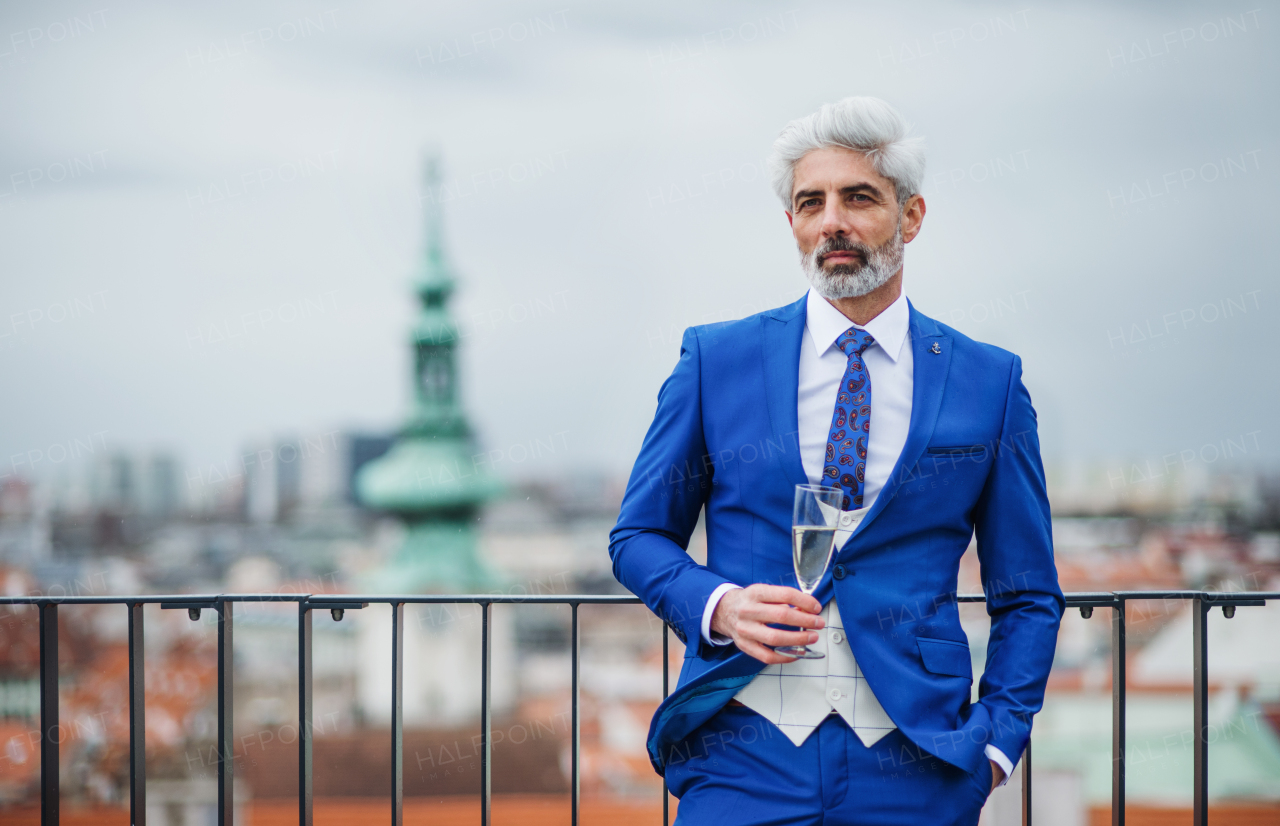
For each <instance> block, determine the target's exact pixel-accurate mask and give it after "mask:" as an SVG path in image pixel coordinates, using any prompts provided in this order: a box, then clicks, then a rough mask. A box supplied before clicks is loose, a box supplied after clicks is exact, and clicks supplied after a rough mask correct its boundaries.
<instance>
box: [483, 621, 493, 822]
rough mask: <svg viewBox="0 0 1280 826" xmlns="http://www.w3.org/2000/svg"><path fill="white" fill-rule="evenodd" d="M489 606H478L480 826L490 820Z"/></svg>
mask: <svg viewBox="0 0 1280 826" xmlns="http://www.w3.org/2000/svg"><path fill="white" fill-rule="evenodd" d="M492 607H493V606H492V604H491V603H488V602H482V603H480V826H489V820H490V818H491V817H492V814H493V810H492V802H493V785H492V780H493V777H492V768H493V738H492V737H491V736H490V735H491V734H492V732H491V731H490V729H491V728H492V726H493V719H492V717H491V716H490V704H491V702H492V700H493V693H492V686H491V685H490V683H491V681H492V678H493V668H492V666H493V661H492V658H493V640H492V639H491V637H490V635H491V633H492V628H493V626H492V624H491V623H490V619H491V615H492Z"/></svg>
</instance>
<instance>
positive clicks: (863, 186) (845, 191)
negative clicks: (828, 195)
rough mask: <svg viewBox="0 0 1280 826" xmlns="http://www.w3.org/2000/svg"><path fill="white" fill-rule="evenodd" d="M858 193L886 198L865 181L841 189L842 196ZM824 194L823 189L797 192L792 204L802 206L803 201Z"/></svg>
mask: <svg viewBox="0 0 1280 826" xmlns="http://www.w3.org/2000/svg"><path fill="white" fill-rule="evenodd" d="M856 192H866V193H868V194H870V195H874V196H875V197H877V198H883V197H884V193H882V192H881V191H880V190H879V189H878V188H876V187H875V186H874V185H872V184H869V183H866V182H865V181H864V182H862V183H857V184H850V185H849V186H845V187H841V188H840V194H841V195H853V194H854V193H856ZM822 194H823V190H821V189H806V190H804V191H803V192H797V193H796V194H795V197H794V198H793V199H792V202H791V203H792V206H795V205H798V204H800V203H801V202H802V201H804V200H805V199H807V198H812V197H814V196H816V195H822Z"/></svg>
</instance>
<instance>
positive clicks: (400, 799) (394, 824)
mask: <svg viewBox="0 0 1280 826" xmlns="http://www.w3.org/2000/svg"><path fill="white" fill-rule="evenodd" d="M403 822H404V603H403V602H393V603H391V826H401V824H402V823H403Z"/></svg>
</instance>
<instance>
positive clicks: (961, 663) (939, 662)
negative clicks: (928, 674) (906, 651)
mask: <svg viewBox="0 0 1280 826" xmlns="http://www.w3.org/2000/svg"><path fill="white" fill-rule="evenodd" d="M916 647H918V648H919V649H920V659H921V660H923V661H924V667H925V670H927V671H932V672H933V673H934V674H945V675H946V676H948V677H964V678H965V679H966V680H969V681H970V682H972V681H973V663H972V662H971V661H970V660H969V646H968V645H966V644H965V643H962V642H956V641H954V640H936V639H932V638H930V637H916Z"/></svg>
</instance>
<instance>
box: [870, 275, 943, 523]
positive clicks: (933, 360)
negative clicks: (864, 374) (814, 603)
mask: <svg viewBox="0 0 1280 826" xmlns="http://www.w3.org/2000/svg"><path fill="white" fill-rule="evenodd" d="M907 306H908V307H909V308H910V310H911V353H912V357H913V359H914V365H913V367H912V370H913V375H912V379H911V381H912V388H911V424H910V425H909V426H908V429H907V441H906V444H904V445H903V446H902V453H901V454H899V455H898V461H897V463H895V464H894V466H893V470H892V471H891V472H890V473H889V478H888V480H887V481H886V482H885V483H884V487H883V488H881V489H880V494H879V495H878V496H877V497H876V501H875V503H874V504H873V505H872V506H871V510H870V511H868V512H867V515H866V517H865V518H863V520H862V523H861V524H860V525H858V528H857V530H855V531H854V533H853V536H851V537H850V538H849V541H848V542H847V543H845V547H846V548H847V547H849V545H850V544H851V543H852V542H853V541H854V540H855V539H856V538H857V537H858V535H859V534H860V533H862V532H863V531H865V530H866V529H867V525H868V524H870V523H871V522H872V520H874V519H875V518H876V516H877V515H879V513H880V512H881V511H882V510H884V509H885V507H886V506H887V505H888V504H889V500H891V499H893V497H894V496H895V495H896V494H897V492H898V488H899V487H900V486H901V485H902V482H903V481H904V476H905V475H906V474H907V473H908V471H909V470H910V469H911V468H913V467H915V466H916V462H918V461H920V454H922V453H924V449H925V446H926V445H928V444H929V439H930V438H932V436H933V428H934V426H935V425H936V424H937V423H938V411H939V410H940V409H941V408H942V391H943V390H944V389H946V384H947V373H948V372H949V370H950V367H951V336H948V335H946V334H944V333H943V331H942V328H941V327H939V326H938V325H937V323H936V322H935V321H934V320H933V319H931V318H929V317H928V316H926V315H923V314H922V313H920V312H919V311H917V310H916V308H915V307H914V306H911V302H910V301H908V302H907ZM935 344H936V345H937V346H938V349H940V350H941V351H942V352H940V353H935V352H933V347H934V345H935ZM871 392H872V394H874V393H875V388H874V387H872V388H871ZM871 426H872V427H875V426H876V422H875V415H874V414H872V418H871Z"/></svg>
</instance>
